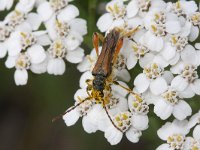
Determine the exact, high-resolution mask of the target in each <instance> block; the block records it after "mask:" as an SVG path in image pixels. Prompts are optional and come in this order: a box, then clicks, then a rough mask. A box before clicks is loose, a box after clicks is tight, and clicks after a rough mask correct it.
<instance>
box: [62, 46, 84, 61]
mask: <svg viewBox="0 0 200 150" xmlns="http://www.w3.org/2000/svg"><path fill="white" fill-rule="evenodd" d="M83 56H84V50H83V49H82V48H80V47H79V48H77V49H76V50H74V51H69V52H68V53H67V55H66V59H67V60H68V61H69V62H71V63H79V62H81V61H82V60H83Z"/></svg>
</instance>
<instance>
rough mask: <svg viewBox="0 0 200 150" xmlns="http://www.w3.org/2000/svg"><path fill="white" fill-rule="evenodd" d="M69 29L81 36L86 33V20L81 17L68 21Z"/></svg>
mask: <svg viewBox="0 0 200 150" xmlns="http://www.w3.org/2000/svg"><path fill="white" fill-rule="evenodd" d="M69 25H70V28H71V30H74V31H76V32H78V33H79V34H81V35H82V36H83V35H85V34H87V22H86V21H85V20H84V19H81V18H75V19H73V20H71V21H70V23H69Z"/></svg>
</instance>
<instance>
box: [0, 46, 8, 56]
mask: <svg viewBox="0 0 200 150" xmlns="http://www.w3.org/2000/svg"><path fill="white" fill-rule="evenodd" d="M6 53H7V47H6V44H4V43H0V58H3V57H5V56H6Z"/></svg>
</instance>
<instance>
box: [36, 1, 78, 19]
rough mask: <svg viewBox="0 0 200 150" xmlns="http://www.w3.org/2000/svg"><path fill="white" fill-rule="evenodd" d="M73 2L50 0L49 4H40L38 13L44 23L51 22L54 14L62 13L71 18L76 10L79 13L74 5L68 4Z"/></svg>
mask: <svg viewBox="0 0 200 150" xmlns="http://www.w3.org/2000/svg"><path fill="white" fill-rule="evenodd" d="M71 1H73V0H50V1H49V2H47V1H45V2H43V3H40V4H39V6H38V8H37V12H38V14H39V15H40V16H41V18H42V20H43V21H47V20H49V19H50V18H51V17H52V16H53V15H54V14H56V15H57V14H58V13H60V11H62V12H61V13H60V14H62V15H64V16H65V17H66V18H70V16H71V14H72V13H71V12H72V11H74V9H76V12H77V13H78V10H77V8H75V7H74V6H72V5H68V2H71Z"/></svg>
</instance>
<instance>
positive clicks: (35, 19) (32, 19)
mask: <svg viewBox="0 0 200 150" xmlns="http://www.w3.org/2000/svg"><path fill="white" fill-rule="evenodd" d="M27 21H28V22H29V23H30V25H31V27H32V29H33V30H37V29H38V28H39V27H40V25H41V23H42V19H41V18H40V16H39V15H38V14H36V13H29V14H28V16H27Z"/></svg>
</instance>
